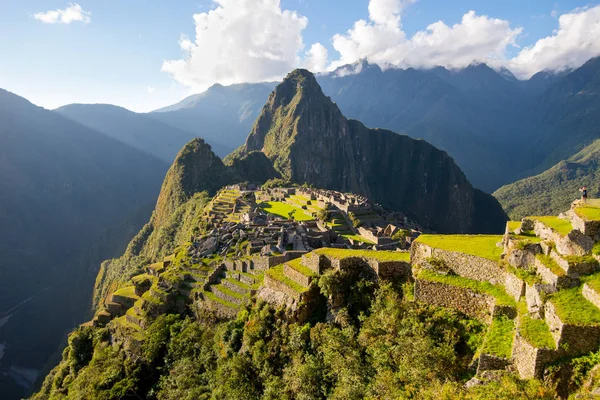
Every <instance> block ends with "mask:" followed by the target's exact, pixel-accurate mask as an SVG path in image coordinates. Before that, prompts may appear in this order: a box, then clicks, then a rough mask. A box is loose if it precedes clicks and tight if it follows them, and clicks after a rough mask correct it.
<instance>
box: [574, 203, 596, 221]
mask: <svg viewBox="0 0 600 400" xmlns="http://www.w3.org/2000/svg"><path fill="white" fill-rule="evenodd" d="M575 213H576V214H577V215H579V216H580V217H581V218H582V219H584V220H586V221H598V220H600V207H595V206H594V205H592V204H585V205H580V206H579V207H576V208H575Z"/></svg>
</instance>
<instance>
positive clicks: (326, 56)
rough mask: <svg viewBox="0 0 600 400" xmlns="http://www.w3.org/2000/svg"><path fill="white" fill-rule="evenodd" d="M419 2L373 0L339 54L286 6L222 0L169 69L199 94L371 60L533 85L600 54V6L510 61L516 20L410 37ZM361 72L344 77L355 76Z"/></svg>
mask: <svg viewBox="0 0 600 400" xmlns="http://www.w3.org/2000/svg"><path fill="white" fill-rule="evenodd" d="M415 1H416V0H370V1H369V5H368V11H369V18H368V20H359V21H356V22H355V23H354V24H353V25H352V27H351V28H350V29H349V30H348V31H346V32H345V33H339V34H336V35H334V36H333V37H332V38H331V45H332V46H333V48H334V49H335V50H336V52H337V53H336V54H330V53H329V52H328V50H327V48H326V47H325V46H323V45H322V44H321V43H315V44H313V45H312V46H310V48H308V49H306V48H305V47H304V44H303V39H302V33H303V31H304V29H305V28H306V26H307V24H308V20H307V19H306V18H305V17H303V16H301V15H299V14H297V13H296V12H294V11H289V10H282V8H281V5H280V0H215V1H214V2H215V8H214V9H213V10H211V11H208V12H204V13H200V14H196V15H194V22H195V26H196V32H195V37H194V38H189V37H187V36H186V35H181V37H180V39H179V46H180V48H181V50H182V51H183V53H184V57H183V58H181V59H179V60H170V61H165V62H164V63H163V65H162V70H163V71H165V72H167V73H170V74H171V75H172V76H173V78H174V79H175V80H176V81H178V82H180V83H182V84H184V85H186V86H188V87H190V88H192V90H194V91H200V90H204V89H206V88H207V87H208V86H210V85H212V84H214V83H221V84H224V85H227V84H233V83H240V82H260V81H268V80H277V79H281V77H283V76H285V74H287V73H288V72H289V71H290V70H292V69H293V68H296V67H298V66H303V67H305V68H308V69H310V70H311V71H313V72H323V71H330V70H333V69H335V68H338V67H340V66H342V65H346V64H352V63H355V62H356V61H358V60H360V59H368V60H369V62H372V63H377V64H379V65H380V66H381V67H383V68H389V67H398V68H408V67H414V68H429V67H433V66H437V65H441V66H445V67H448V68H463V67H466V66H468V65H470V64H472V63H478V62H484V63H487V64H489V65H490V66H492V67H495V68H500V67H507V68H509V69H510V70H511V71H512V72H513V73H514V74H515V75H516V76H517V77H519V78H528V77H530V76H531V75H533V74H534V73H536V72H538V71H540V70H545V69H547V70H560V69H564V68H576V67H578V66H580V65H581V64H583V63H584V62H585V61H587V60H588V59H589V58H591V57H594V56H596V55H598V54H600V6H596V7H593V8H592V7H588V8H581V9H576V10H574V11H572V12H570V13H567V14H563V15H560V16H559V17H558V29H557V30H555V31H554V32H553V33H552V34H551V35H550V36H548V37H546V38H542V39H540V40H538V41H537V42H536V43H535V44H534V45H532V46H531V47H526V48H523V49H520V50H519V52H518V54H517V56H515V57H513V58H510V57H509V56H508V54H507V51H508V49H509V48H511V47H512V48H519V46H518V41H519V39H521V38H522V37H523V36H525V35H523V36H521V34H522V33H523V29H522V28H520V27H515V26H512V25H511V23H510V21H507V20H502V19H497V18H493V17H491V16H487V15H479V14H477V13H476V12H475V11H468V12H466V13H465V14H464V15H463V16H462V18H461V20H460V21H459V22H458V23H456V24H454V25H448V24H446V23H445V22H443V21H437V22H433V23H432V24H430V25H429V26H427V27H426V28H425V29H423V30H420V31H418V32H416V33H415V34H414V35H412V36H411V37H409V36H407V35H406V33H405V32H404V30H403V28H402V14H403V11H404V10H405V9H406V7H407V6H409V5H410V4H412V3H414V2H415ZM358 70H360V66H358V67H352V68H347V69H345V70H344V71H342V72H341V73H342V74H351V73H356V71H358Z"/></svg>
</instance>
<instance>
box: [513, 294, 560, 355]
mask: <svg viewBox="0 0 600 400" xmlns="http://www.w3.org/2000/svg"><path fill="white" fill-rule="evenodd" d="M517 310H518V312H519V326H518V329H519V333H520V334H521V336H523V338H524V339H525V340H527V342H529V344H531V345H532V346H533V347H536V348H538V349H555V348H556V344H555V343H554V338H553V337H552V334H551V333H550V328H548V324H546V321H545V320H543V319H533V318H531V317H530V316H529V313H528V312H527V303H525V300H521V301H520V302H519V304H518V305H517Z"/></svg>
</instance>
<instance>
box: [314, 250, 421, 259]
mask: <svg viewBox="0 0 600 400" xmlns="http://www.w3.org/2000/svg"><path fill="white" fill-rule="evenodd" d="M315 253H317V254H324V255H327V256H331V257H336V258H346V257H365V258H373V259H376V260H378V261H406V262H409V261H410V253H406V252H400V251H375V250H349V249H334V248H328V247H324V248H322V249H318V250H315Z"/></svg>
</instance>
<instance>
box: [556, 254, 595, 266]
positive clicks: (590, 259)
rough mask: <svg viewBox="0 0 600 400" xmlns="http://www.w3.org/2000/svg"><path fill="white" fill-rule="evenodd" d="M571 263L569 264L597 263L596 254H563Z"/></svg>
mask: <svg viewBox="0 0 600 400" xmlns="http://www.w3.org/2000/svg"><path fill="white" fill-rule="evenodd" d="M562 258H564V259H565V261H567V262H568V263H569V265H576V264H596V263H597V261H596V259H595V258H594V256H562Z"/></svg>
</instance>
